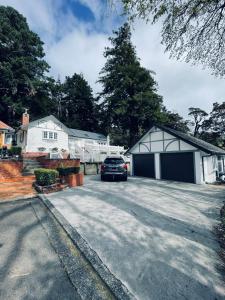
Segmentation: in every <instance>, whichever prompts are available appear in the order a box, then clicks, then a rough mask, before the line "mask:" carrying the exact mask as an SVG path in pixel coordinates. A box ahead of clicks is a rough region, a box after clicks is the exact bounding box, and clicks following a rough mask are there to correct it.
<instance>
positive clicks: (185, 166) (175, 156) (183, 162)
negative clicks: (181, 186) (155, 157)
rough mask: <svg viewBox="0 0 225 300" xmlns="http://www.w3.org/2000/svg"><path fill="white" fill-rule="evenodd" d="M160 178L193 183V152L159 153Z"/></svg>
mask: <svg viewBox="0 0 225 300" xmlns="http://www.w3.org/2000/svg"><path fill="white" fill-rule="evenodd" d="M160 163H161V178H162V179H167V180H175V181H182V182H190V183H194V182H195V176H194V156H193V152H182V153H179V152H178V153H161V154H160Z"/></svg>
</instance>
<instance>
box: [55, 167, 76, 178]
mask: <svg viewBox="0 0 225 300" xmlns="http://www.w3.org/2000/svg"><path fill="white" fill-rule="evenodd" d="M57 170H58V172H59V175H60V176H67V175H70V174H78V173H79V171H80V167H61V168H57Z"/></svg>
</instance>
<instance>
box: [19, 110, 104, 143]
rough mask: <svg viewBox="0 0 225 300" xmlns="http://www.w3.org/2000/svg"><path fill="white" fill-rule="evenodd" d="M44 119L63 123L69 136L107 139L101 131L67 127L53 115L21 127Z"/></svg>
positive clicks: (26, 126) (25, 127) (23, 127)
mask: <svg viewBox="0 0 225 300" xmlns="http://www.w3.org/2000/svg"><path fill="white" fill-rule="evenodd" d="M44 119H52V120H54V121H56V122H59V123H61V124H62V125H63V126H64V128H65V130H66V131H67V132H68V134H69V136H73V137H79V138H85V139H92V140H101V141H106V140H107V137H106V136H105V135H103V134H101V133H96V132H90V131H84V130H79V129H73V128H68V127H66V125H64V124H63V123H62V122H60V121H59V120H58V119H57V118H56V117H55V116H53V115H49V116H46V117H44V118H41V119H37V120H34V121H32V122H30V123H29V124H28V125H25V126H23V125H21V126H20V128H21V129H27V128H28V126H31V125H33V124H36V122H37V121H41V120H44Z"/></svg>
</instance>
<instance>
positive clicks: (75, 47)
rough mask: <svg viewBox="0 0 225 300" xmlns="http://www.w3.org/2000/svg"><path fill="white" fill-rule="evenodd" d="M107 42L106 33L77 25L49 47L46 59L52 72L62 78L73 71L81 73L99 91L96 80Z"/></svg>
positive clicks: (103, 60) (103, 59)
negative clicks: (90, 31)
mask: <svg viewBox="0 0 225 300" xmlns="http://www.w3.org/2000/svg"><path fill="white" fill-rule="evenodd" d="M107 43H108V41H107V36H106V35H104V34H101V33H98V32H92V33H91V34H90V33H89V31H88V28H86V27H85V26H83V25H82V26H79V27H77V28H76V29H75V30H73V31H71V32H70V33H69V34H67V35H66V36H65V37H64V38H62V39H61V40H60V41H59V42H57V43H55V44H54V45H53V46H52V47H50V48H49V50H48V53H47V60H48V62H49V63H50V65H51V66H52V70H51V72H52V74H54V75H55V76H58V75H60V76H61V79H63V78H64V77H65V76H71V75H73V74H74V73H75V72H76V73H83V75H84V77H85V78H86V79H87V80H88V82H89V83H90V85H91V86H92V87H93V88H94V91H95V92H97V91H99V90H100V85H98V84H96V81H97V78H98V74H99V72H100V70H101V68H102V67H103V65H104V63H105V58H104V57H103V52H104V47H105V46H106V45H107Z"/></svg>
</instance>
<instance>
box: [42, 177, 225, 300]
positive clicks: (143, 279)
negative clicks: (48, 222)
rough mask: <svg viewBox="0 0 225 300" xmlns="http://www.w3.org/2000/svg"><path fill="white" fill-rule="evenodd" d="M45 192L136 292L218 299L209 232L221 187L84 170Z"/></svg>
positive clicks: (224, 289)
mask: <svg viewBox="0 0 225 300" xmlns="http://www.w3.org/2000/svg"><path fill="white" fill-rule="evenodd" d="M48 199H49V200H50V201H51V202H52V203H53V204H54V206H55V207H56V208H57V209H58V210H59V211H60V212H61V214H63V215H64V217H65V218H66V219H67V220H68V221H69V222H70V223H71V224H72V226H74V227H75V228H76V229H77V231H78V232H79V233H80V234H81V235H82V236H83V237H84V238H85V239H86V241H87V242H88V243H89V245H90V246H91V247H92V248H93V249H94V250H95V251H96V252H97V254H98V255H99V257H100V258H101V260H102V261H103V262H104V263H105V264H106V265H107V266H108V268H109V269H110V271H111V272H112V273H113V274H114V275H115V276H116V277H117V278H118V279H120V280H121V281H122V282H123V283H124V284H125V285H126V286H127V288H128V289H129V290H130V291H131V292H132V293H133V294H134V295H135V296H136V297H137V298H138V299H154V300H160V299H167V300H169V299H173V300H174V299H196V300H199V299H204V300H207V299H210V300H212V299H225V284H224V282H223V281H222V277H221V275H220V272H219V268H220V259H219V256H218V251H219V245H218V243H217V241H216V238H215V235H214V234H213V227H214V226H215V225H216V224H217V223H218V221H219V209H220V207H221V206H222V202H223V200H224V199H225V190H224V189H223V188H220V187H213V186H203V185H202V186H199V185H194V184H185V183H177V182H168V181H156V180H151V179H144V178H134V177H133V178H129V180H128V182H101V181H100V180H99V177H98V176H91V177H85V185H84V186H83V187H80V188H76V189H68V190H66V191H63V192H60V193H57V194H51V195H48Z"/></svg>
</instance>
